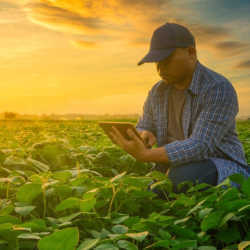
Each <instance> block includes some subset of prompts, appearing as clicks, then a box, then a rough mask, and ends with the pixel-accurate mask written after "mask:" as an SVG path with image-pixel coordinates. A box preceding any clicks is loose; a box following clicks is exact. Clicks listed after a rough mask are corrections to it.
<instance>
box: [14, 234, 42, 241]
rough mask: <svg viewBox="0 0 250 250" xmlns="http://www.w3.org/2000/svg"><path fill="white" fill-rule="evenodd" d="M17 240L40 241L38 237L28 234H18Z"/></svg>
mask: <svg viewBox="0 0 250 250" xmlns="http://www.w3.org/2000/svg"><path fill="white" fill-rule="evenodd" d="M17 238H18V239H25V240H40V239H41V238H40V237H39V236H38V235H35V234H29V233H24V234H19V235H18V237H17Z"/></svg>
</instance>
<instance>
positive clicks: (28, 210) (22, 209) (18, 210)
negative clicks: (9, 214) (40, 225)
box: [15, 206, 36, 216]
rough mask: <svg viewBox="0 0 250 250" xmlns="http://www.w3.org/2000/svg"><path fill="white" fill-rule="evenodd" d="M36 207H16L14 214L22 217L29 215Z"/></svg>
mask: <svg viewBox="0 0 250 250" xmlns="http://www.w3.org/2000/svg"><path fill="white" fill-rule="evenodd" d="M35 208H36V207H35V206H24V207H16V208H15V212H16V213H17V214H20V215H22V216H27V215H28V214H30V213H31V211H33V210H34V209H35Z"/></svg>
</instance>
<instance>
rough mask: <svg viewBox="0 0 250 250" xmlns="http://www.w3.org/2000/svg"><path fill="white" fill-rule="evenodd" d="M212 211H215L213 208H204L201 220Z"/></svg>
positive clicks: (201, 212)
mask: <svg viewBox="0 0 250 250" xmlns="http://www.w3.org/2000/svg"><path fill="white" fill-rule="evenodd" d="M211 211H213V208H208V207H206V208H204V209H202V210H200V211H199V218H200V219H203V218H204V217H205V216H206V215H208V214H210V213H211Z"/></svg>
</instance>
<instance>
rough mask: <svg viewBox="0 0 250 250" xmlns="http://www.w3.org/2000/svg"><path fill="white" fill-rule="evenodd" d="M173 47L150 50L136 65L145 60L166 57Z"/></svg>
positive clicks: (156, 60) (156, 59) (150, 60)
mask: <svg viewBox="0 0 250 250" xmlns="http://www.w3.org/2000/svg"><path fill="white" fill-rule="evenodd" d="M175 49H176V48H170V49H158V50H150V51H149V52H148V54H147V55H146V56H145V57H143V58H142V60H141V61H140V62H138V64H137V65H141V64H143V63H146V62H159V61H161V60H163V59H165V58H167V57H168V56H169V55H170V54H171V53H172V52H173V51H174V50H175Z"/></svg>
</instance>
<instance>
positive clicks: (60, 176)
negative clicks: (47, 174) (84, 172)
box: [53, 171, 72, 182]
mask: <svg viewBox="0 0 250 250" xmlns="http://www.w3.org/2000/svg"><path fill="white" fill-rule="evenodd" d="M53 177H54V178H55V179H56V180H59V181H61V182H67V181H68V180H69V179H70V178H72V174H71V173H70V172H69V171H58V172H54V173H53Z"/></svg>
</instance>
